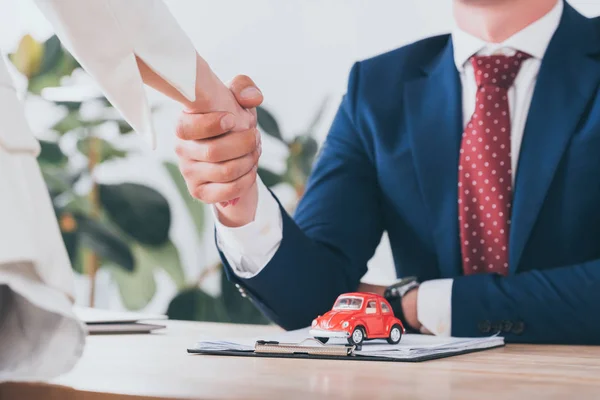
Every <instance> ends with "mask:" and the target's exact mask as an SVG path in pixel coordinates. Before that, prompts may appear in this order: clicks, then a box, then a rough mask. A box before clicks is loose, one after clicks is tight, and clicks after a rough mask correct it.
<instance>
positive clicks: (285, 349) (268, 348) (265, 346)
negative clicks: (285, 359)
mask: <svg viewBox="0 0 600 400" xmlns="http://www.w3.org/2000/svg"><path fill="white" fill-rule="evenodd" d="M356 350H359V349H357V347H356V346H354V345H349V344H347V345H344V346H339V345H338V346H334V345H329V346H327V345H325V344H323V343H321V342H320V341H319V340H317V339H313V338H309V339H305V340H303V341H301V342H299V343H280V342H277V341H273V340H258V341H256V343H255V344H254V352H255V353H268V354H307V355H321V356H337V357H339V356H343V357H347V356H354V355H355V353H354V352H355V351H356Z"/></svg>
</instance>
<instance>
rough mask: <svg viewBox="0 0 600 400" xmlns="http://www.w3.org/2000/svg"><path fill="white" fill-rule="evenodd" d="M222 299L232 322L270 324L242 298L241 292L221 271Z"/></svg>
mask: <svg viewBox="0 0 600 400" xmlns="http://www.w3.org/2000/svg"><path fill="white" fill-rule="evenodd" d="M221 299H222V301H223V305H224V307H225V310H226V311H227V315H228V318H229V321H230V322H233V323H237V324H268V323H269V320H268V319H267V317H265V316H264V315H263V314H262V313H261V312H260V311H259V310H258V308H256V307H255V306H254V304H252V302H251V301H250V300H249V299H248V298H247V297H242V296H241V295H240V292H239V290H238V289H237V288H236V287H235V285H234V284H233V283H231V282H229V280H227V276H226V275H225V272H224V271H223V270H221Z"/></svg>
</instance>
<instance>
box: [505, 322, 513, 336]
mask: <svg viewBox="0 0 600 400" xmlns="http://www.w3.org/2000/svg"><path fill="white" fill-rule="evenodd" d="M512 327H513V323H512V321H502V330H503V331H504V332H506V333H508V332H510V331H511V329H512Z"/></svg>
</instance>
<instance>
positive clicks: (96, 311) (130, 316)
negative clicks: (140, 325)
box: [73, 306, 167, 324]
mask: <svg viewBox="0 0 600 400" xmlns="http://www.w3.org/2000/svg"><path fill="white" fill-rule="evenodd" d="M73 311H74V312H75V315H76V316H77V318H79V319H80V320H81V321H82V322H84V323H86V324H111V323H127V322H130V323H133V322H139V321H148V320H164V319H167V316H166V315H162V314H142V313H137V312H131V311H113V310H103V309H100V308H90V307H82V306H74V307H73Z"/></svg>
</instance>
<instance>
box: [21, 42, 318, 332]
mask: <svg viewBox="0 0 600 400" xmlns="http://www.w3.org/2000/svg"><path fill="white" fill-rule="evenodd" d="M9 58H10V60H11V61H12V62H13V64H14V65H15V67H16V69H17V70H18V71H19V72H20V73H21V74H23V75H24V76H25V77H26V78H27V79H28V92H29V96H40V95H41V94H42V91H43V90H44V89H45V88H50V87H59V86H61V83H62V81H63V78H65V77H68V76H70V75H71V74H72V73H73V71H75V70H76V69H78V68H80V65H79V63H78V62H77V61H76V60H75V59H74V58H73V57H72V56H71V55H70V54H69V53H68V52H67V51H66V50H65V49H64V47H63V46H62V45H61V43H60V41H59V39H58V38H57V37H56V36H52V37H50V38H49V39H48V40H46V41H44V42H41V43H40V42H37V41H36V40H35V39H34V38H32V37H31V36H30V35H26V36H24V37H23V38H22V40H21V41H20V43H19V45H18V48H17V50H16V51H15V53H13V54H10V55H9ZM96 100H100V101H101V103H102V104H104V106H105V107H106V108H107V109H108V108H110V107H111V105H110V103H109V102H108V101H107V100H106V99H105V98H100V99H96ZM54 104H56V105H57V106H59V107H61V108H63V109H64V110H65V115H64V117H63V118H62V119H61V120H60V121H58V122H57V123H56V124H54V126H52V127H51V130H52V131H53V132H54V133H55V136H56V140H54V141H50V140H41V141H40V144H41V153H40V155H39V157H38V161H39V164H40V167H41V169H42V173H43V175H44V178H45V181H46V184H47V186H48V189H49V191H50V195H51V197H52V200H53V203H54V209H55V212H56V215H57V218H58V220H59V225H60V228H61V233H62V235H63V240H64V242H65V245H66V248H67V251H68V253H69V257H70V259H71V263H72V265H73V268H74V269H75V270H76V271H78V272H79V273H87V274H90V275H93V274H95V273H96V269H97V268H106V269H107V270H108V271H110V273H111V276H112V277H113V279H114V280H115V282H116V284H117V286H118V288H119V291H120V294H121V300H122V302H123V304H124V305H125V306H126V307H127V308H128V309H131V310H139V309H142V308H144V307H145V306H146V305H148V303H149V302H150V301H151V299H152V298H153V297H154V295H155V292H156V281H155V272H156V270H158V269H160V270H162V271H164V272H165V273H166V274H167V275H168V276H169V277H170V279H171V280H172V282H173V283H174V284H175V286H176V287H177V289H178V294H177V295H176V296H175V297H174V298H173V299H172V300H171V302H170V303H169V305H168V309H167V313H168V315H169V317H170V318H173V319H184V320H197V321H218V322H233V323H268V321H267V319H266V318H265V317H264V316H263V315H262V314H261V313H260V312H259V311H258V310H257V309H256V307H255V306H254V305H253V304H252V302H250V301H248V299H247V298H244V297H242V296H240V294H239V292H238V290H237V288H235V287H234V285H233V284H231V283H230V282H229V281H228V280H227V279H226V277H225V273H224V272H223V266H222V265H221V264H220V263H217V264H215V265H214V266H209V267H207V268H206V269H205V270H204V271H203V272H202V273H201V274H200V276H199V278H198V279H197V280H196V281H195V282H193V283H189V282H187V281H186V277H185V274H184V271H183V268H182V266H181V260H180V257H179V252H178V250H177V248H176V247H175V245H174V244H173V243H172V242H171V240H170V238H169V232H170V228H171V209H170V206H169V203H168V202H167V200H166V198H165V197H164V196H163V195H162V194H161V193H159V192H158V191H156V190H154V189H153V188H150V187H148V186H144V185H139V184H134V183H120V184H110V185H109V184H100V183H97V182H94V180H93V173H94V170H95V168H97V167H98V166H100V165H102V164H103V163H105V162H110V161H112V160H115V159H119V158H124V157H127V155H128V152H127V151H125V150H123V149H119V148H117V147H116V146H115V145H114V144H112V143H110V142H109V141H107V140H106V139H104V138H100V137H99V136H98V135H97V134H96V131H97V129H98V127H99V126H101V125H103V124H105V123H113V124H114V123H116V124H117V126H118V130H119V132H120V134H121V135H126V134H129V133H130V132H132V128H131V127H130V126H129V124H128V123H127V122H126V121H125V120H123V119H118V118H117V119H114V118H98V119H95V120H89V119H86V118H83V116H82V113H81V108H82V106H83V105H84V104H85V101H83V100H80V99H74V100H73V101H64V100H61V101H54ZM324 107H325V104H323V105H322V106H321V107H320V109H319V112H318V113H317V115H316V116H315V118H314V120H313V121H312V122H311V123H310V124H309V126H308V127H307V129H306V130H305V131H304V132H301V133H300V134H298V135H294V136H293V138H292V139H286V138H285V137H284V135H283V134H282V132H281V130H280V127H279V124H278V123H277V120H276V119H275V117H274V116H273V115H272V114H271V113H270V112H269V111H267V110H266V109H265V108H263V107H259V108H258V109H257V114H258V124H259V127H260V128H261V129H262V131H263V132H264V133H265V134H267V135H269V136H271V137H273V138H275V139H276V140H278V141H280V142H281V143H282V144H284V145H285V146H286V147H287V149H288V156H287V161H286V169H285V171H284V172H283V173H281V174H279V173H275V172H273V171H270V170H267V169H264V168H259V171H258V172H259V175H260V176H261V178H262V180H263V181H264V182H265V184H266V185H267V186H268V187H273V186H275V185H278V184H289V185H291V186H292V187H293V188H294V189H295V192H296V193H297V196H298V198H299V197H300V196H302V194H303V193H304V186H305V184H306V180H307V178H308V176H309V174H310V170H311V167H312V164H313V161H314V158H315V155H316V153H317V148H318V145H317V141H316V140H315V138H314V135H313V134H314V131H315V128H316V125H317V123H318V122H319V120H320V118H321V116H322V112H323V109H324ZM113 114H114V113H113ZM106 115H112V114H110V113H106ZM67 135H71V136H73V137H75V138H76V140H77V143H76V146H75V147H76V149H75V150H74V151H71V152H65V151H63V146H61V140H62V139H63V138H64V137H65V136H67ZM81 156H83V157H85V159H86V163H83V164H85V165H84V166H83V167H82V166H81V165H82V163H81V162H79V163H76V162H75V161H74V158H76V157H79V158H81ZM164 167H165V169H166V171H167V173H168V175H169V176H170V177H171V179H172V181H173V183H174V184H175V186H176V188H177V189H178V191H179V193H180V195H181V197H182V199H183V200H184V203H185V204H186V206H187V209H188V212H189V215H190V217H191V219H192V221H193V223H194V225H195V227H196V229H197V232H198V235H199V236H200V238H202V235H203V233H204V231H205V223H206V220H205V211H206V210H205V207H204V206H203V205H202V204H201V203H200V202H198V201H196V200H195V199H193V198H192V197H191V196H190V194H189V193H188V191H187V186H186V184H185V182H184V180H183V178H182V177H181V174H180V172H179V169H178V167H177V166H176V165H175V164H173V163H170V162H166V163H164ZM82 181H85V182H88V186H89V187H90V189H89V191H88V192H84V193H83V194H82V193H81V191H76V190H75V189H74V187H75V185H76V184H78V183H81V182H82ZM89 183H91V184H89ZM88 253H91V254H93V255H94V257H95V259H96V262H97V265H95V266H94V265H85V264H86V263H88V264H89V262H90V259H89V258H86V257H84V255H86V254H88ZM93 260H94V259H92V262H93ZM212 273H220V274H221V281H220V284H221V294H220V296H218V297H213V296H211V295H209V294H207V293H206V292H204V291H203V290H202V289H201V288H200V287H201V285H202V282H203V280H204V279H205V278H206V277H207V276H209V275H210V274H212ZM92 281H93V279H92Z"/></svg>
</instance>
